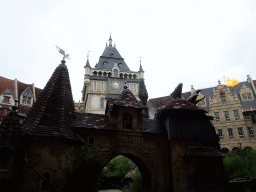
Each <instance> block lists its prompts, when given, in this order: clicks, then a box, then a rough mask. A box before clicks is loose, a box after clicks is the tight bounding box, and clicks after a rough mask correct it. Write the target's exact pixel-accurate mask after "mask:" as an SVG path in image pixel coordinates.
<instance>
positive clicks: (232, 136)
mask: <svg viewBox="0 0 256 192" xmlns="http://www.w3.org/2000/svg"><path fill="white" fill-rule="evenodd" d="M228 136H229V139H234V133H233V129H232V128H229V129H228Z"/></svg>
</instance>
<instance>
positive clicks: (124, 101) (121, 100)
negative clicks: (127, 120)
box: [105, 86, 146, 113]
mask: <svg viewBox="0 0 256 192" xmlns="http://www.w3.org/2000/svg"><path fill="white" fill-rule="evenodd" d="M115 106H123V107H131V108H137V109H143V108H146V106H145V105H143V104H142V102H141V101H138V100H137V99H136V97H135V96H134V95H133V94H132V92H131V91H130V90H129V89H128V88H127V86H124V90H123V92H122V93H121V95H120V96H119V97H118V98H117V99H113V98H109V99H108V100H107V107H106V112H105V113H107V110H110V111H111V110H113V108H114V107H115Z"/></svg>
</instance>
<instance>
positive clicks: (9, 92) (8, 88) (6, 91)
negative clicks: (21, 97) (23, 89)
mask: <svg viewBox="0 0 256 192" xmlns="http://www.w3.org/2000/svg"><path fill="white" fill-rule="evenodd" d="M1 95H12V91H11V88H10V87H7V88H6V89H5V90H4V91H3V92H2V93H1Z"/></svg>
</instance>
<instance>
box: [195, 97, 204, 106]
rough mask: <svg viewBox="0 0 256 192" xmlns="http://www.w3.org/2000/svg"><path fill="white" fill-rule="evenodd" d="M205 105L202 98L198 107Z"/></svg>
mask: <svg viewBox="0 0 256 192" xmlns="http://www.w3.org/2000/svg"><path fill="white" fill-rule="evenodd" d="M204 105H205V100H204V99H203V100H201V101H199V103H198V104H197V106H198V107H203V106H204Z"/></svg>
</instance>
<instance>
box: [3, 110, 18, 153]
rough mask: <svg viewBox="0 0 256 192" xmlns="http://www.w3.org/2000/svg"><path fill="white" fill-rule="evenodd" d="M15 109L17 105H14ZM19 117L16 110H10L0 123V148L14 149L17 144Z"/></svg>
mask: <svg viewBox="0 0 256 192" xmlns="http://www.w3.org/2000/svg"><path fill="white" fill-rule="evenodd" d="M15 107H16V108H15V109H17V108H18V107H17V106H15ZM19 135H20V118H19V115H18V112H15V111H10V112H9V113H8V115H7V116H6V117H5V118H4V119H3V122H2V124H1V125H0V149H5V148H10V149H13V150H15V149H16V148H17V147H18V146H19V145H20V144H19Z"/></svg>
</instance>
